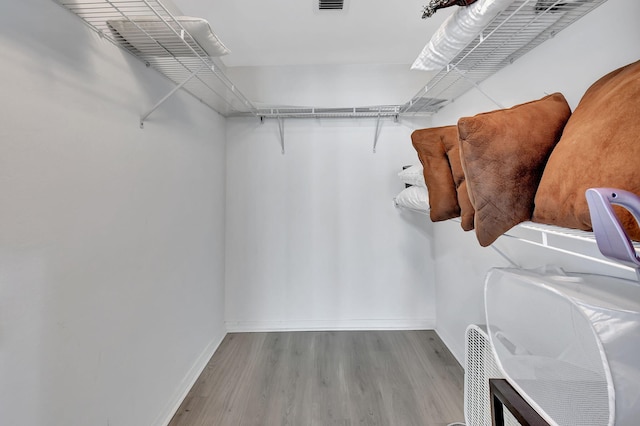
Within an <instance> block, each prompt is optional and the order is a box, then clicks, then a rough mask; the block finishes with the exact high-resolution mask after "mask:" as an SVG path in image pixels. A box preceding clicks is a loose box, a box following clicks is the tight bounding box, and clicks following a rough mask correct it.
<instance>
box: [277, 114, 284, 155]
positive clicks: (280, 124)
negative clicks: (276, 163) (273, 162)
mask: <svg viewBox="0 0 640 426" xmlns="http://www.w3.org/2000/svg"><path fill="white" fill-rule="evenodd" d="M278 130H279V132H280V148H282V155H284V118H282V117H280V116H278Z"/></svg>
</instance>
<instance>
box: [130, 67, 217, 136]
mask: <svg viewBox="0 0 640 426" xmlns="http://www.w3.org/2000/svg"><path fill="white" fill-rule="evenodd" d="M206 67H207V64H202V65H200V68H198V69H197V70H195V71H194V72H192V73H191V74H190V75H189V76H188V77H187V78H186V79H185V80H184V81H182V82H181V83H180V84H178V85H176V86H175V87H174V88H173V89H171V91H170V92H169V93H167V94H166V95H165V96H164V97H163V98H162V99H160V100H159V101H158V102H156V104H155V105H154V106H153V107H151V109H150V110H149V111H148V112H147V113H146V114H143V115H142V117H140V128H141V129H144V121H145V120H146V119H147V118H148V117H149V116H150V115H151V114H152V113H153V112H154V111H155V110H157V109H158V108H159V107H160V105H162V104H163V103H164V102H165V101H166V100H167V99H169V98H170V97H171V96H172V95H173V94H174V93H176V92H177V91H178V90H180V89H182V86H184V85H185V84H187V83H188V82H189V81H190V80H191V79H192V78H193V77H195V76H197V75H198V74H199V73H200V71H202V70H203V69H204V68H206Z"/></svg>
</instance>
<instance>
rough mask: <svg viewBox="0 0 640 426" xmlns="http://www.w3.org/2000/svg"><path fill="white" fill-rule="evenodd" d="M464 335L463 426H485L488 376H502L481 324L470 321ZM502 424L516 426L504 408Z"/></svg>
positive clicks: (488, 410) (488, 403) (488, 409)
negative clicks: (465, 424) (464, 422)
mask: <svg viewBox="0 0 640 426" xmlns="http://www.w3.org/2000/svg"><path fill="white" fill-rule="evenodd" d="M465 337H466V344H465V373H464V417H465V421H466V423H467V426H487V425H490V424H491V399H490V398H491V397H490V393H489V379H494V378H499V379H500V378H504V374H503V373H502V372H501V371H500V370H499V368H498V364H497V363H496V359H495V355H494V354H493V349H492V348H491V342H490V341H489V336H488V335H487V333H486V331H485V328H484V327H482V326H479V325H475V324H471V325H470V326H469V327H467V331H466V333H465ZM504 424H505V426H518V425H520V423H518V421H517V420H516V419H515V418H514V417H513V416H512V415H511V413H509V412H508V411H505V412H504Z"/></svg>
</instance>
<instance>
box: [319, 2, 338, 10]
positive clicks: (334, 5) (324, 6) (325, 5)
mask: <svg viewBox="0 0 640 426" xmlns="http://www.w3.org/2000/svg"><path fill="white" fill-rule="evenodd" d="M318 9H320V10H342V9H344V0H318Z"/></svg>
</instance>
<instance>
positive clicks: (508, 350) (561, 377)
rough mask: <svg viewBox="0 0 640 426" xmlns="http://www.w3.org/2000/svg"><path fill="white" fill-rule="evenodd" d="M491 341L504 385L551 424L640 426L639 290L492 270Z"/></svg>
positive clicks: (577, 277)
mask: <svg viewBox="0 0 640 426" xmlns="http://www.w3.org/2000/svg"><path fill="white" fill-rule="evenodd" d="M485 303H486V315H487V327H488V332H489V339H490V341H491V344H492V345H493V348H494V351H495V353H496V358H497V361H498V364H499V366H500V368H501V369H502V370H503V372H504V375H505V377H506V378H507V380H508V381H509V382H510V383H511V384H512V385H513V387H514V388H516V389H517V390H518V391H519V392H520V393H521V394H522V396H523V397H524V398H525V399H526V400H527V401H528V402H529V403H530V404H531V405H532V406H533V407H534V408H535V409H536V410H537V411H538V412H539V413H540V414H541V415H542V416H543V417H544V418H545V419H546V420H547V421H548V422H549V423H551V424H558V425H561V426H564V425H572V426H575V425H614V424H615V425H617V426H631V425H638V424H640V285H639V284H638V283H637V282H635V281H628V280H623V279H619V278H613V277H608V276H600V275H586V274H564V273H563V272H562V271H559V270H558V271H551V272H549V271H547V272H540V271H530V270H522V269H493V270H491V271H490V272H489V274H488V275H487V279H486V283H485Z"/></svg>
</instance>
